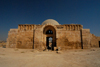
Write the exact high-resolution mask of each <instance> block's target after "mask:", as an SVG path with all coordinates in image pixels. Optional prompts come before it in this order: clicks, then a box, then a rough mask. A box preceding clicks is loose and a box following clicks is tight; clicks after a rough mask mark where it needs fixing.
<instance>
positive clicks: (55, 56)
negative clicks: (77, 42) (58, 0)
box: [0, 47, 100, 67]
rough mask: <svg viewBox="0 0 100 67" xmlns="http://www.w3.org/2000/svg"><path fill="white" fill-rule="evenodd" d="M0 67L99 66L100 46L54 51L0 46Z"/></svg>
mask: <svg viewBox="0 0 100 67" xmlns="http://www.w3.org/2000/svg"><path fill="white" fill-rule="evenodd" d="M0 67H100V48H92V49H83V50H82V49H77V50H66V51H63V52H61V51H60V52H59V53H56V52H55V51H42V52H40V51H37V50H33V49H13V48H2V47H0Z"/></svg>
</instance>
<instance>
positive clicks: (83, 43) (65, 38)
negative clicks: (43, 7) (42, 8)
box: [6, 21, 100, 50]
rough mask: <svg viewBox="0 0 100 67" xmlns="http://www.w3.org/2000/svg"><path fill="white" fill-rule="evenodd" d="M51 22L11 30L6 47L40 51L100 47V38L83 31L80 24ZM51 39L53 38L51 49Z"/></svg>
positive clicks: (23, 25) (88, 31) (25, 25)
mask: <svg viewBox="0 0 100 67" xmlns="http://www.w3.org/2000/svg"><path fill="white" fill-rule="evenodd" d="M50 22H52V21H49V22H46V24H43V25H34V24H20V25H18V29H10V31H9V33H8V38H7V44H6V47H10V48H23V49H38V50H46V49H49V48H50V49H52V50H56V49H59V50H66V49H81V48H83V49H85V48H91V47H99V43H100V42H99V41H100V37H96V36H95V35H93V34H91V33H90V29H83V26H82V25H80V24H64V25H56V24H55V23H53V22H52V23H50ZM49 32H51V33H49ZM49 37H51V38H52V44H51V47H49Z"/></svg>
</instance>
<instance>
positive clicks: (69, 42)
mask: <svg viewBox="0 0 100 67" xmlns="http://www.w3.org/2000/svg"><path fill="white" fill-rule="evenodd" d="M56 35H57V47H60V49H63V50H64V49H78V48H81V35H80V31H67V30H62V31H61V30H57V34H56Z"/></svg>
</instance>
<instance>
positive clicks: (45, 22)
mask: <svg viewBox="0 0 100 67" xmlns="http://www.w3.org/2000/svg"><path fill="white" fill-rule="evenodd" d="M48 23H50V24H53V25H59V23H58V22H57V21H56V20H53V19H47V20H45V21H44V22H43V23H42V25H45V24H48Z"/></svg>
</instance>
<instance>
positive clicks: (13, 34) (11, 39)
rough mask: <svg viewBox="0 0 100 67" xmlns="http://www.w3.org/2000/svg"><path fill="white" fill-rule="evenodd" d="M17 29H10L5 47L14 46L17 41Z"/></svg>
mask: <svg viewBox="0 0 100 67" xmlns="http://www.w3.org/2000/svg"><path fill="white" fill-rule="evenodd" d="M17 34H18V29H10V31H9V33H8V38H7V44H6V47H10V48H15V47H16V42H17Z"/></svg>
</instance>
